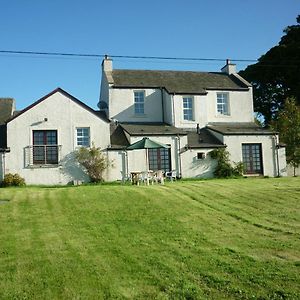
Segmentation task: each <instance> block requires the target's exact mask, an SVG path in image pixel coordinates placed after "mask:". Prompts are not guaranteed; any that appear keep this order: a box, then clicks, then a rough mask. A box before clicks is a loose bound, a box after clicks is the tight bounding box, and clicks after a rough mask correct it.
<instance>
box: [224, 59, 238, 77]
mask: <svg viewBox="0 0 300 300" xmlns="http://www.w3.org/2000/svg"><path fill="white" fill-rule="evenodd" d="M221 71H222V72H223V73H227V74H228V75H230V74H232V73H236V64H232V63H231V61H230V59H226V65H225V66H224V67H223V68H222V69H221Z"/></svg>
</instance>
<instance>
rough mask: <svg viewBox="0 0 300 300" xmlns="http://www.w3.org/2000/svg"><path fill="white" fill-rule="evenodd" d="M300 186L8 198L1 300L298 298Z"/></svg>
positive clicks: (0, 215) (288, 182) (112, 189)
mask: <svg viewBox="0 0 300 300" xmlns="http://www.w3.org/2000/svg"><path fill="white" fill-rule="evenodd" d="M299 212H300V178H278V179H234V180H206V181H182V182H176V183H169V184H166V185H165V186H159V185H157V186H150V187H147V186H140V187H136V186H121V185H119V186H118V185H112V186H110V185H103V186H81V187H63V188H42V187H39V188H38V187H28V188H9V189H0V299H299V298H300V284H299V283H300V272H299V271H300V222H299V220H300V214H299Z"/></svg>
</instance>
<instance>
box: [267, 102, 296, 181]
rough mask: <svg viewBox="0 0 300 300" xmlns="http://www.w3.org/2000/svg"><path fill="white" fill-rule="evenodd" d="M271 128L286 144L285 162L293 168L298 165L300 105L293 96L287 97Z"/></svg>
mask: <svg viewBox="0 0 300 300" xmlns="http://www.w3.org/2000/svg"><path fill="white" fill-rule="evenodd" d="M272 125H273V128H274V129H276V130H278V131H279V133H280V141H281V142H283V143H285V144H286V158H287V163H289V164H290V165H291V166H292V167H294V175H295V168H297V167H298V166H299V165H300V106H297V105H296V102H295V99H294V98H287V99H286V101H285V104H284V109H282V110H281V111H280V112H279V114H278V118H277V120H276V121H274V122H273V124H272Z"/></svg>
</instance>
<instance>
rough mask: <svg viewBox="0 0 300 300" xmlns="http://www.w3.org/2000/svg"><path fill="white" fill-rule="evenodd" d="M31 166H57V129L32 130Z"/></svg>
mask: <svg viewBox="0 0 300 300" xmlns="http://www.w3.org/2000/svg"><path fill="white" fill-rule="evenodd" d="M31 155H32V164H33V165H40V166H41V165H58V162H59V146H58V131H57V129H38V130H32V153H31Z"/></svg>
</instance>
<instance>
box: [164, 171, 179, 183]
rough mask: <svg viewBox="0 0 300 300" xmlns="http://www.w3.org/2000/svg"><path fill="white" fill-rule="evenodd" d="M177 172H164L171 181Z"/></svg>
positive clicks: (174, 178)
mask: <svg viewBox="0 0 300 300" xmlns="http://www.w3.org/2000/svg"><path fill="white" fill-rule="evenodd" d="M176 176H177V172H176V170H172V171H168V172H166V178H167V179H169V180H170V181H171V182H173V181H175V180H176Z"/></svg>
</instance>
